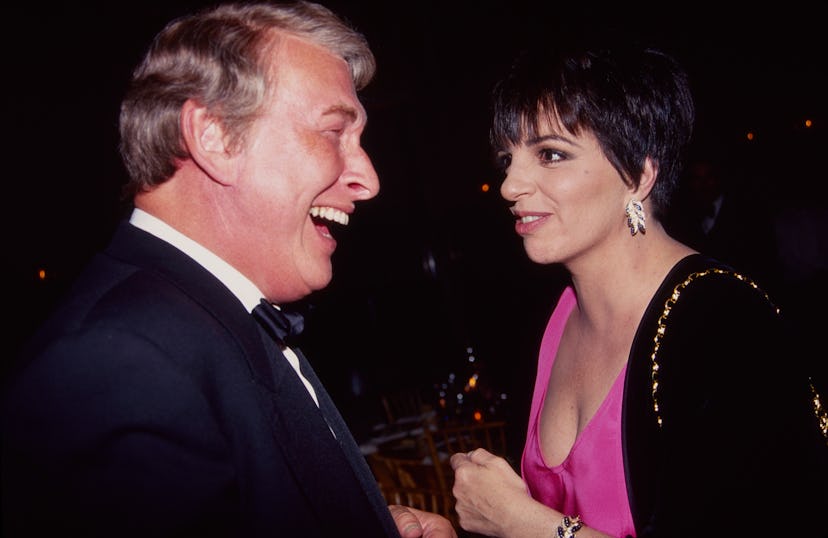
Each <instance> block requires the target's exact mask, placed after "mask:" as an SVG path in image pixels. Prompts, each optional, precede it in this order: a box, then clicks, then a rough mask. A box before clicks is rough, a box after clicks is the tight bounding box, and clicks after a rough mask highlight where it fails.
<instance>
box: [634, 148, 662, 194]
mask: <svg viewBox="0 0 828 538" xmlns="http://www.w3.org/2000/svg"><path fill="white" fill-rule="evenodd" d="M657 176H658V164H657V163H655V162H654V161H653V159H652V158H650V157H647V158H646V159H644V167H643V168H642V170H641V181H640V182H639V183H638V188H636V189H635V190H634V191H633V196H634V197H635V198H636V199H638V200H641V201H644V200H646V199H647V197H648V196H649V195H650V191H651V190H653V185H655V182H656V177H657Z"/></svg>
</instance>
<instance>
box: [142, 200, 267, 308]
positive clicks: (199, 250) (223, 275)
mask: <svg viewBox="0 0 828 538" xmlns="http://www.w3.org/2000/svg"><path fill="white" fill-rule="evenodd" d="M129 222H130V224H132V225H133V226H135V227H137V228H140V229H142V230H144V231H145V232H147V233H150V234H152V235H154V236H155V237H158V238H159V239H162V240H164V241H166V242H167V243H169V244H171V245H172V246H174V247H175V248H177V249H178V250H180V251H181V252H183V253H184V254H186V255H188V256H189V257H191V258H192V259H194V260H195V261H196V262H197V263H198V264H199V265H201V266H203V267H204V268H205V269H207V270H208V271H210V273H212V274H213V275H214V276H215V277H216V278H217V279H219V280H220V281H221V282H222V284H224V285H225V286H227V288H228V289H229V290H230V291H231V292H232V293H233V295H235V296H236V297H237V298H238V299H239V301H241V303H242V304H243V305H244V307H245V308H246V309H247V311H248V312H252V311H253V308H254V307H255V306H256V305H258V304H259V301H261V299H262V297H264V294H262V292H261V291H260V290H259V288H257V287H256V285H255V284H253V282H251V281H250V279H248V278H247V277H246V276H244V275H243V274H241V273H240V272H239V271H238V270H237V269H236V268H234V267H233V266H232V265H230V264H229V263H227V262H226V261H224V260H222V259H221V258H220V257H218V256H217V255H216V254H215V253H213V252H211V251H210V250H208V249H207V248H205V247H203V246H201V245H200V244H198V243H197V242H195V241H193V240H192V239H190V238H189V237H187V236H186V235H184V234H182V233H181V232H179V231H178V230H176V229H175V228H173V227H172V226H170V225H169V224H167V223H166V222H164V221H162V220H161V219H159V218H158V217H155V216H153V215H150V214H149V213H147V212H146V211H143V210H141V209H138V208H137V207H136V208H135V209H133V211H132V215H131V216H130V218H129Z"/></svg>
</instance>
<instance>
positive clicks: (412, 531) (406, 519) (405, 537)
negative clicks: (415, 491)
mask: <svg viewBox="0 0 828 538" xmlns="http://www.w3.org/2000/svg"><path fill="white" fill-rule="evenodd" d="M388 509H389V510H391V517H393V518H394V522H395V523H396V524H397V530H398V531H400V535H401V536H402V538H420V537H422V538H457V532H456V531H455V530H454V527H452V526H451V522H450V521H449V520H448V519H446V518H444V517H443V516H441V515H439V514H435V513H432V512H424V511H422V510H417V509H416V508H411V507H410V506H401V505H399V504H392V505H390V506H389V507H388Z"/></svg>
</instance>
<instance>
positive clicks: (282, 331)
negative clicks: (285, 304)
mask: <svg viewBox="0 0 828 538" xmlns="http://www.w3.org/2000/svg"><path fill="white" fill-rule="evenodd" d="M253 317H255V318H256V320H257V321H258V322H259V323H260V324H261V325H262V327H264V330H265V331H267V334H269V335H270V336H271V338H273V339H274V340H276V341H277V342H279V343H280V344H283V345H288V344H290V342H291V340H292V339H293V338H295V337H296V336H299V334H300V333H301V332H302V329H304V328H305V319H304V318H303V317H302V314H299V313H298V312H288V311H286V310H280V309H278V308H276V307H275V306H273V305H272V304H271V303H270V302H269V301H268V300H267V299H262V300H261V302H260V303H259V304H258V305H256V308H254V309H253Z"/></svg>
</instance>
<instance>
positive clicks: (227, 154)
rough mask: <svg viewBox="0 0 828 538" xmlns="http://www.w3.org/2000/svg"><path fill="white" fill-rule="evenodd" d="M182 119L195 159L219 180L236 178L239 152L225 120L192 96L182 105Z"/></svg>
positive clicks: (182, 128)
mask: <svg viewBox="0 0 828 538" xmlns="http://www.w3.org/2000/svg"><path fill="white" fill-rule="evenodd" d="M180 121H181V136H182V137H183V139H184V144H185V146H186V147H187V151H188V153H189V154H190V158H191V159H192V160H193V162H194V163H195V164H196V165H197V166H198V167H199V168H201V169H202V170H204V172H205V173H206V174H207V175H208V176H210V178H212V179H213V180H214V181H217V182H218V183H221V184H223V185H226V184H230V183H232V182H233V181H235V175H234V173H233V172H234V168H235V164H236V159H235V153H234V152H233V151H231V148H230V146H229V144H228V141H227V136H226V135H225V132H224V128H223V127H222V125H221V123H219V121H218V120H217V119H216V118H215V117H213V116H212V115H211V114H210V113H209V112H208V110H207V107H205V106H202V105H200V104H198V103H197V102H195V101H193V100H192V99H188V100H187V101H186V102H185V103H184V105H183V106H182V107H181V119H180Z"/></svg>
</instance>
